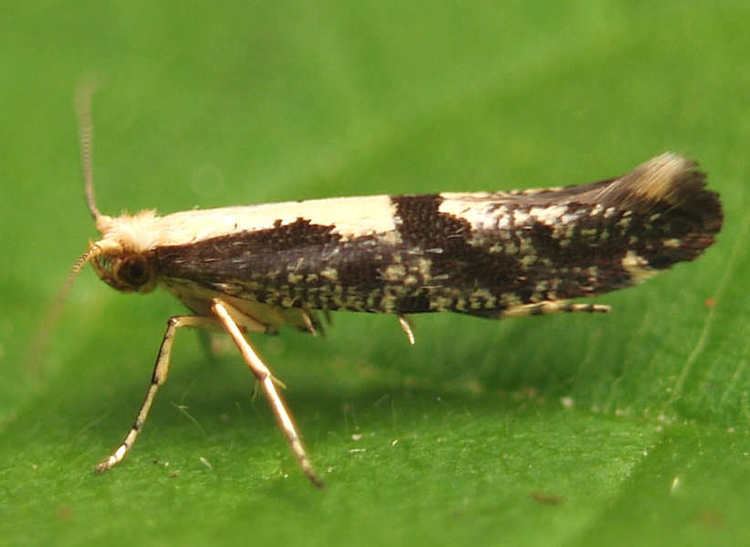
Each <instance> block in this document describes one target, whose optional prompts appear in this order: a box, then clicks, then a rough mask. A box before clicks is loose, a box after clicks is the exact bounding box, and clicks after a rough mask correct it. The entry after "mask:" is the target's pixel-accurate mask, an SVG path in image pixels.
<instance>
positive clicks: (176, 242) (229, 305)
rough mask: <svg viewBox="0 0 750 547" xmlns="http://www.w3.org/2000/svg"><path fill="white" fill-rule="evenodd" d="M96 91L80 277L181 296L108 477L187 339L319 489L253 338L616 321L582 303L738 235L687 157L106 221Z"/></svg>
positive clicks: (85, 140) (83, 121) (109, 461)
mask: <svg viewBox="0 0 750 547" xmlns="http://www.w3.org/2000/svg"><path fill="white" fill-rule="evenodd" d="M90 104H91V89H90V88H86V87H84V88H83V89H82V90H81V91H80V92H79V94H78V99H77V106H78V114H79V131H80V142H81V164H82V170H83V176H84V184H85V194H86V201H87V204H88V209H89V211H90V213H91V216H92V217H93V219H94V222H95V224H96V229H97V230H98V231H99V234H100V236H99V238H98V239H97V240H96V241H94V242H92V243H90V244H89V247H88V250H87V251H86V252H85V253H84V254H83V255H82V256H81V257H80V258H79V259H78V260H77V262H76V263H75V265H74V267H73V269H72V272H71V276H70V277H69V282H68V284H67V286H68V287H69V286H70V284H71V283H72V280H73V278H74V277H75V276H76V275H77V274H78V273H79V272H80V271H81V270H82V268H83V267H84V266H85V265H86V264H91V265H92V266H93V268H94V270H95V271H96V274H97V275H98V276H99V277H100V278H101V279H102V280H103V281H104V282H105V283H107V284H108V285H110V286H111V287H113V288H115V289H117V290H118V291H123V292H132V293H147V292H149V291H151V290H153V289H156V288H157V287H159V288H161V289H165V290H167V291H169V292H171V293H172V294H173V295H174V296H175V297H177V299H179V300H180V301H181V302H182V303H183V304H184V305H185V307H186V308H187V310H189V311H188V312H187V313H184V314H180V315H175V316H173V317H170V318H169V320H168V321H167V327H166V332H165V333H164V337H163V339H162V342H161V347H160V348H159V352H158V354H157V357H156V363H155V365H154V369H153V373H152V376H151V383H150V385H149V387H148V390H147V393H146V396H145V399H144V401H143V403H142V405H141V407H140V409H139V411H138V414H137V416H136V419H135V421H134V423H133V425H132V427H131V428H130V430H129V431H128V433H127V435H126V436H125V438H124V440H123V441H122V443H121V444H120V445H119V446H118V448H117V449H116V450H115V451H114V452H113V453H112V455H110V456H109V457H107V458H106V459H105V460H103V461H102V462H101V463H100V464H99V465H98V466H97V468H96V469H97V470H98V471H105V470H108V469H111V468H112V467H114V466H115V465H117V464H118V463H119V462H121V461H122V460H123V458H125V456H126V454H127V453H128V451H129V450H130V448H131V447H132V446H133V443H134V442H135V440H136V438H137V436H138V434H139V432H140V431H141V429H142V427H143V425H144V423H145V421H146V418H147V416H148V413H149V409H150V408H151V405H152V403H153V401H154V397H155V396H156V393H157V391H158V389H159V387H160V386H161V385H162V384H163V383H164V381H165V380H166V378H167V373H168V371H169V364H170V353H171V349H172V344H173V341H174V337H175V333H176V332H177V330H178V329H181V328H185V327H189V328H199V329H213V330H218V331H225V332H226V333H227V334H229V336H230V337H231V339H232V340H233V342H234V344H235V345H236V346H237V348H238V349H239V351H240V353H241V355H242V358H243V359H244V361H245V363H246V364H247V366H248V367H249V368H250V370H251V372H252V373H253V374H254V375H255V378H256V379H257V381H258V382H259V384H260V386H261V387H262V389H263V391H264V393H265V395H266V397H267V399H268V402H269V404H270V406H271V408H272V410H273V413H274V415H275V416H276V419H277V421H278V425H279V427H280V429H281V431H282V432H283V434H284V436H285V437H286V441H287V443H288V444H289V446H290V448H291V451H292V453H293V454H294V456H295V458H296V460H297V462H298V463H299V466H300V467H301V469H302V471H303V472H304V474H305V475H306V476H307V477H308V478H309V479H310V481H311V482H312V483H313V484H314V485H317V486H322V484H323V482H322V481H321V479H320V478H319V476H318V475H317V474H316V473H315V471H314V469H313V466H312V464H311V462H310V459H309V458H308V456H307V452H306V451H305V448H304V446H303V443H302V440H301V438H300V435H299V434H298V432H297V428H296V426H295V424H294V421H293V419H292V416H291V413H290V412H289V410H288V409H287V406H286V404H285V402H284V400H283V398H282V396H281V394H280V392H279V386H280V385H281V383H280V382H279V381H278V380H277V379H276V378H275V377H274V375H273V373H272V372H271V370H270V369H269V367H268V366H267V365H266V364H265V363H264V361H263V359H262V358H261V357H260V356H259V354H258V352H257V351H256V350H255V348H254V347H253V344H252V343H251V341H250V340H249V339H248V335H252V334H255V333H272V332H276V331H277V330H278V329H279V328H281V327H284V326H291V327H296V328H298V329H301V330H303V331H305V332H309V333H312V334H315V333H316V332H317V331H318V330H319V329H320V325H321V322H320V317H319V316H320V314H327V313H328V312H330V311H339V310H347V311H355V312H370V313H388V314H392V315H394V316H395V317H396V318H398V321H399V323H400V326H401V328H402V329H403V330H404V332H405V333H406V335H407V337H408V340H409V342H411V343H413V342H414V336H413V333H412V330H411V328H410V326H409V322H408V320H407V316H408V315H410V314H417V313H429V312H443V311H450V312H457V313H462V314H465V315H470V316H474V317H481V318H487V319H502V318H506V317H518V316H526V315H541V314H548V313H555V312H607V311H609V306H606V305H603V304H593V303H575V302H571V299H575V298H579V297H589V296H594V295H598V294H602V293H607V292H610V291H613V290H616V289H621V288H624V287H629V286H632V285H636V284H638V283H640V282H642V281H643V280H645V279H647V278H649V277H651V276H653V275H654V274H656V273H658V272H660V271H662V270H665V269H667V268H669V267H670V266H672V265H673V264H675V263H678V262H687V261H691V260H693V259H695V258H696V257H698V256H699V255H700V254H701V253H703V251H704V250H705V249H706V248H707V247H709V246H710V245H711V244H712V243H713V242H714V238H715V236H716V234H717V233H718V232H719V230H720V229H721V226H722V207H721V203H720V201H719V196H718V194H717V193H715V192H712V191H709V190H707V189H706V188H705V185H706V180H705V179H706V177H705V175H704V173H702V172H701V171H699V170H698V168H697V165H696V164H695V163H693V162H691V161H689V160H687V159H685V158H684V157H682V156H679V155H677V154H673V153H665V154H662V155H660V156H657V157H655V158H653V159H651V160H649V161H647V162H645V163H644V164H642V165H640V166H638V167H636V168H635V169H633V170H632V171H630V172H629V173H626V174H625V175H622V176H619V177H615V178H610V179H606V180H602V181H599V182H593V183H590V184H583V185H580V186H567V187H558V188H542V189H535V190H519V191H506V192H478V193H440V194H430V195H404V196H388V195H380V196H370V197H349V198H334V199H321V200H311V201H297V202H289V203H272V204H264V205H248V206H239V207H224V208H218V209H208V210H191V211H185V212H178V213H172V214H168V215H164V216H162V215H158V214H157V213H156V212H155V211H142V212H139V213H136V214H134V215H128V214H122V215H120V216H109V215H105V214H103V213H101V212H100V211H99V209H98V208H97V205H96V201H95V198H94V189H93V175H92V160H91V151H92V123H91V107H90Z"/></svg>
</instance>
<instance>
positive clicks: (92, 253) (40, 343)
mask: <svg viewBox="0 0 750 547" xmlns="http://www.w3.org/2000/svg"><path fill="white" fill-rule="evenodd" d="M101 252H102V249H101V248H100V247H98V246H97V245H96V244H92V245H91V246H90V247H89V248H88V250H87V251H86V252H85V253H83V254H82V255H81V256H79V257H78V258H77V259H76V261H75V262H74V263H73V267H72V268H71V269H70V273H69V274H68V278H67V279H66V280H65V283H64V284H63V286H62V287H60V290H59V291H58V292H57V295H56V296H55V300H54V301H53V302H52V304H51V305H50V307H49V308H48V309H47V313H46V314H45V316H44V319H43V320H42V322H41V325H40V326H39V330H37V333H36V335H35V336H34V339H33V340H32V342H31V347H30V348H29V349H30V357H29V360H28V367H29V370H30V371H31V373H32V375H34V376H38V375H39V373H40V369H41V367H40V363H41V361H42V354H43V353H44V352H45V351H46V349H47V346H48V345H49V337H50V333H51V332H52V330H53V327H54V326H55V324H57V322H58V321H59V320H60V315H61V314H62V310H63V306H64V305H65V301H66V300H67V298H68V294H69V293H70V289H71V288H72V287H73V282H74V281H75V279H76V277H78V274H79V273H81V270H82V269H83V267H84V266H85V265H86V264H88V263H89V262H91V260H92V259H94V258H96V257H97V256H98V255H99V254H101Z"/></svg>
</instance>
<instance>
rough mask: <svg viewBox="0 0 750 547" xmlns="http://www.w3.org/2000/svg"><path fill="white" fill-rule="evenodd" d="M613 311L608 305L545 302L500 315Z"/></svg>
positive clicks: (509, 309) (524, 306) (521, 306)
mask: <svg viewBox="0 0 750 547" xmlns="http://www.w3.org/2000/svg"><path fill="white" fill-rule="evenodd" d="M610 310H611V308H610V306H607V305H606V304H575V303H573V302H568V301H567V300H544V301H542V302H535V303H534V304H521V305H518V306H512V307H510V308H508V309H507V310H503V311H502V312H500V314H498V316H497V317H498V318H503V317H527V316H529V315H549V314H552V313H560V312H566V313H579V312H585V313H608V312H609V311H610Z"/></svg>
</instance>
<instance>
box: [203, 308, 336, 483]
mask: <svg viewBox="0 0 750 547" xmlns="http://www.w3.org/2000/svg"><path fill="white" fill-rule="evenodd" d="M211 311H213V313H214V314H215V315H216V317H217V318H218V320H219V322H220V323H221V324H222V325H223V327H224V328H225V329H226V331H227V332H228V333H229V336H231V337H232V340H234V343H235V344H236V345H237V348H238V349H239V350H240V353H241V354H242V357H243V359H245V363H247V366H248V367H249V368H250V371H251V372H252V373H253V374H254V375H255V377H256V378H257V380H258V382H259V383H260V385H261V387H262V388H263V391H264V392H265V394H266V397H267V398H268V403H269V405H270V406H271V409H272V410H273V413H274V415H275V416H276V421H277V422H278V424H279V428H280V429H281V431H282V432H283V433H284V436H285V437H286V440H287V442H288V443H289V447H290V448H291V450H292V453H293V454H294V456H295V458H297V463H299V466H300V467H301V468H302V472H303V473H304V474H305V475H306V476H307V478H308V479H310V482H312V483H313V484H314V485H315V486H317V487H319V488H322V487H323V481H322V480H320V478H319V477H318V476H317V475H316V474H315V470H314V469H313V467H312V464H311V463H310V459H309V458H308V457H307V452H305V447H304V446H303V445H302V440H301V439H300V436H299V434H298V433H297V428H296V427H295V425H294V421H293V420H292V416H291V414H290V413H289V411H288V410H287V408H286V405H285V404H284V400H283V399H282V398H281V395H280V394H279V392H278V391H277V389H276V385H275V384H274V378H273V375H272V374H271V371H270V370H269V369H268V367H267V366H266V365H265V363H264V362H263V360H262V359H261V358H260V356H259V355H258V353H257V352H256V351H255V349H254V348H253V347H252V345H250V342H248V341H247V339H246V338H245V337H244V336H243V335H242V331H241V330H240V329H239V327H238V326H237V321H236V319H235V318H234V316H241V315H242V314H241V313H240V312H239V311H238V310H236V309H235V308H233V307H232V306H230V305H229V304H227V303H226V302H224V301H223V300H220V299H218V298H215V299H214V300H213V304H212V305H211Z"/></svg>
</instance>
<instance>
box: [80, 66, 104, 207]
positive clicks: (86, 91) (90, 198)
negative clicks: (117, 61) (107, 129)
mask: <svg viewBox="0 0 750 547" xmlns="http://www.w3.org/2000/svg"><path fill="white" fill-rule="evenodd" d="M95 91H96V82H95V81H94V79H93V78H87V79H85V80H83V81H82V82H81V83H80V84H79V85H78V89H77V90H76V112H77V113H78V138H79V142H80V147H81V171H82V173H83V182H84V186H85V189H86V204H87V205H88V207H89V211H90V212H91V216H92V217H93V219H94V221H98V220H99V218H100V217H101V216H102V214H101V213H100V212H99V209H98V208H97V207H96V199H95V198H94V169H93V165H92V163H91V157H92V154H93V148H94V126H93V124H92V122H91V98H92V96H93V95H94V92H95Z"/></svg>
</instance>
